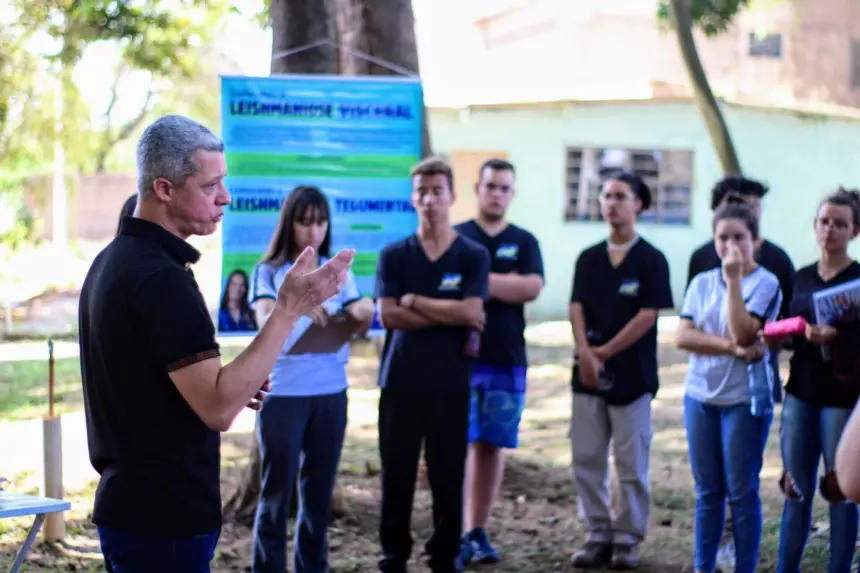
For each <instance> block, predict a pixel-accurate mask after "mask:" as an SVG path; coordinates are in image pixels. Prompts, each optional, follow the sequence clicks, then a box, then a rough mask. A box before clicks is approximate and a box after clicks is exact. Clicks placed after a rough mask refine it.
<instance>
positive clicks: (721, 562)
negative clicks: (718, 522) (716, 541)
mask: <svg viewBox="0 0 860 573" xmlns="http://www.w3.org/2000/svg"><path fill="white" fill-rule="evenodd" d="M736 561H737V557H736V554H735V540H734V539H731V538H729V539H727V540H726V541H725V542H724V543H721V544H720V548H719V549H718V550H717V567H718V568H719V569H722V570H723V571H726V572H728V571H734V570H735V562H736Z"/></svg>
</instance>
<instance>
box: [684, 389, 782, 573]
mask: <svg viewBox="0 0 860 573" xmlns="http://www.w3.org/2000/svg"><path fill="white" fill-rule="evenodd" d="M771 420H772V418H771V416H753V415H752V413H751V412H750V407H749V404H738V405H735V406H712V405H710V404H704V403H702V402H699V401H697V400H694V399H692V398H690V397H689V396H686V397H685V398H684V426H685V428H686V430H687V443H688V445H689V453H690V467H691V468H692V470H693V480H694V481H695V483H696V518H695V552H696V556H695V567H696V570H697V571H704V572H705V573H711V572H712V571H713V570H714V567H715V566H716V560H717V549H718V548H719V545H720V537H721V536H722V533H723V527H724V520H725V511H726V500H727V499H728V502H729V505H730V506H731V510H732V534H733V536H734V541H735V552H736V555H737V562H736V565H735V572H736V573H754V572H755V570H756V566H757V565H758V551H759V544H760V542H761V529H762V513H761V498H760V497H759V492H758V490H759V473H760V472H761V466H762V457H763V456H764V448H765V445H766V443H767V434H768V431H769V430H770V423H771Z"/></svg>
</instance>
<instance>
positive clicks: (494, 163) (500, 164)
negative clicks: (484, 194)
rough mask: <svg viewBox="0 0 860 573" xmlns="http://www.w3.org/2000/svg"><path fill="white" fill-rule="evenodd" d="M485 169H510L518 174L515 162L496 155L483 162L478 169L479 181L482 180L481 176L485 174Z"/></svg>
mask: <svg viewBox="0 0 860 573" xmlns="http://www.w3.org/2000/svg"><path fill="white" fill-rule="evenodd" d="M485 169H489V170H490V171H510V172H511V173H513V174H514V175H516V174H517V170H516V169H514V164H513V163H511V162H510V161H506V160H504V159H499V158H498V157H494V158H492V159H487V160H486V161H484V163H483V164H481V168H480V169H478V181H480V180H481V177H483V176H484V170H485Z"/></svg>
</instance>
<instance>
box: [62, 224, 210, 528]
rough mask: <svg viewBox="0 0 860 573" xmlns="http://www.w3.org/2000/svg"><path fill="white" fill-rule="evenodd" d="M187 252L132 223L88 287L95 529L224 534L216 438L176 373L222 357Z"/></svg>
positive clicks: (85, 330)
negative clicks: (175, 379) (178, 384)
mask: <svg viewBox="0 0 860 573" xmlns="http://www.w3.org/2000/svg"><path fill="white" fill-rule="evenodd" d="M199 258H200V253H198V252H197V251H196V250H195V249H194V248H193V247H192V246H191V245H189V244H188V243H187V242H185V241H183V240H182V239H180V238H178V237H176V236H175V235H173V234H171V233H169V232H168V231H167V230H165V229H164V228H163V227H161V226H159V225H156V224H154V223H150V222H148V221H144V220H142V219H137V218H132V217H124V218H123V220H122V224H121V228H120V233H119V235H118V236H117V237H116V238H115V239H114V240H113V241H111V243H110V244H109V245H108V246H107V247H105V249H104V250H103V251H102V252H101V253H99V255H98V256H97V257H96V258H95V260H94V261H93V264H92V267H90V270H89V272H88V273H87V277H86V280H85V281H84V285H83V288H82V289H81V297H80V307H79V329H80V347H81V378H82V380H83V386H84V408H85V411H86V417H87V418H86V419H87V438H88V443H89V451H90V462H91V463H92V465H93V467H94V468H95V470H96V471H97V472H98V473H99V475H100V476H101V480H100V482H99V486H98V489H97V490H96V497H95V508H94V511H93V521H94V522H95V523H96V524H97V525H99V526H103V527H108V528H113V529H118V530H124V531H128V532H131V533H137V534H144V535H167V536H190V535H200V534H204V533H209V532H213V531H216V530H218V529H219V528H220V527H221V493H220V479H219V478H220V453H219V449H220V443H221V442H220V440H221V438H220V434H219V433H218V432H216V431H215V430H212V429H210V428H209V427H207V426H206V424H204V423H203V422H202V421H201V420H200V418H199V417H198V416H197V414H195V413H194V411H193V410H192V409H191V407H190V406H189V405H188V403H187V402H186V401H185V400H184V399H183V398H182V396H181V395H180V393H179V391H178V390H177V389H176V386H175V385H174V384H173V382H172V381H171V379H170V376H169V375H168V373H169V372H171V371H173V370H177V369H179V368H182V367H184V366H187V365H189V364H192V363H194V362H198V361H201V360H205V359H207V358H211V357H217V356H219V354H220V351H219V348H218V344H217V342H216V341H215V327H214V325H213V324H212V319H211V318H210V315H209V311H208V310H207V308H206V303H205V301H204V300H203V295H202V294H201V293H200V290H199V288H198V286H197V282H196V281H195V280H194V275H193V274H192V272H191V269H190V265H191V264H192V263H195V262H197V260H198V259H199Z"/></svg>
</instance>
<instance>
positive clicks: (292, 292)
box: [278, 247, 355, 316]
mask: <svg viewBox="0 0 860 573" xmlns="http://www.w3.org/2000/svg"><path fill="white" fill-rule="evenodd" d="M314 257H316V253H315V252H314V250H313V249H312V248H310V247H308V248H306V249H305V250H304V251H302V254H301V255H299V257H298V258H297V259H296V262H295V263H294V264H293V266H292V267H290V270H289V271H287V275H286V277H284V282H283V284H281V288H280V289H278V303H279V304H280V305H281V306H282V307H283V308H285V309H287V311H288V312H289V313H290V314H294V315H296V316H300V315H302V314H308V315H310V314H311V312H312V311H313V310H314V309H315V308H317V307H318V306H319V305H320V304H322V303H323V302H324V301H326V300H328V299H330V298H331V297H333V296H334V295H336V294H337V293H338V292H339V291H340V289H341V287H342V286H343V284H344V282H345V281H346V276H347V272H348V271H349V268H350V267H351V266H352V261H353V259H354V257H355V251H354V250H353V249H343V250H341V251H340V252H338V253H337V254H336V255H335V256H334V257H332V258H331V259H329V260H328V261H327V262H326V263H325V264H324V265H322V266H321V267H319V268H317V269H316V270H311V269H313V261H314Z"/></svg>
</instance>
